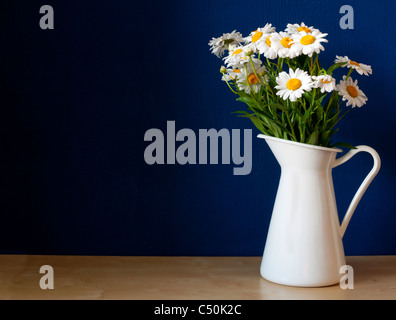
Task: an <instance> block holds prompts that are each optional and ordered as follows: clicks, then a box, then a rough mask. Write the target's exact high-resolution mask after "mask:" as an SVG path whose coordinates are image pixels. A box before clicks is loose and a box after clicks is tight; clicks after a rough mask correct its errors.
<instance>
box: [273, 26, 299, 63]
mask: <svg viewBox="0 0 396 320" xmlns="http://www.w3.org/2000/svg"><path fill="white" fill-rule="evenodd" d="M293 44H294V40H293V38H292V36H291V35H290V34H289V33H286V32H279V33H273V34H272V36H271V46H272V48H273V50H274V51H275V52H276V53H277V55H278V57H280V58H294V57H296V52H295V51H293V50H292V46H293Z"/></svg>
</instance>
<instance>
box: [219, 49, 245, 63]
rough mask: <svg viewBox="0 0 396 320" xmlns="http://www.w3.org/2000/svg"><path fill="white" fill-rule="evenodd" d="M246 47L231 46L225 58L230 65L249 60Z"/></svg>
mask: <svg viewBox="0 0 396 320" xmlns="http://www.w3.org/2000/svg"><path fill="white" fill-rule="evenodd" d="M244 49H245V48H244V46H230V51H229V52H228V56H227V57H225V58H223V59H224V62H225V63H226V64H227V66H228V67H230V66H237V65H240V64H243V63H245V62H249V57H248V56H247V55H246V53H245V50H244Z"/></svg>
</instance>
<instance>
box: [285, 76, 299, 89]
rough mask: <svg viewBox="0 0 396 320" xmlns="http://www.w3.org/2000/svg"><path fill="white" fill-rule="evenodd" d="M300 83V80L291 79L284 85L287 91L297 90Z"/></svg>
mask: <svg viewBox="0 0 396 320" xmlns="http://www.w3.org/2000/svg"><path fill="white" fill-rule="evenodd" d="M301 85H302V83H301V80H299V79H297V78H292V79H290V80H289V81H287V83H286V87H287V89H289V90H293V91H294V90H297V89H299V88H300V87H301Z"/></svg>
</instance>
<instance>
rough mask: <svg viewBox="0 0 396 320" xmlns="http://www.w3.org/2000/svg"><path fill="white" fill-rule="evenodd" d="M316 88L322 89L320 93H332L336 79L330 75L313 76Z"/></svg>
mask: <svg viewBox="0 0 396 320" xmlns="http://www.w3.org/2000/svg"><path fill="white" fill-rule="evenodd" d="M312 79H313V80H314V88H320V92H322V93H324V92H325V91H326V92H332V91H333V90H334V89H335V87H336V84H335V79H334V78H333V77H332V76H329V75H321V76H313V77H312Z"/></svg>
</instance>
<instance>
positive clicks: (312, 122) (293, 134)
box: [209, 23, 372, 148]
mask: <svg viewBox="0 0 396 320" xmlns="http://www.w3.org/2000/svg"><path fill="white" fill-rule="evenodd" d="M326 36H327V33H322V32H320V31H319V30H318V29H315V28H314V27H308V26H307V25H305V24H304V23H301V24H288V25H287V28H286V30H285V31H281V32H276V31H275V28H274V27H272V25H271V24H268V23H267V24H266V25H265V26H264V27H263V28H258V29H257V30H255V31H253V32H251V33H250V35H249V36H248V37H245V38H244V37H242V35H241V34H240V33H239V32H236V31H235V30H234V31H233V32H231V33H226V34H223V36H221V37H219V38H212V40H211V41H210V42H209V45H210V47H211V48H210V49H211V51H212V53H213V54H215V55H216V56H217V57H219V58H221V57H222V56H224V54H225V53H227V54H226V56H225V57H224V58H223V60H224V64H225V66H222V67H221V68H220V72H221V73H222V80H224V81H225V82H226V83H227V85H228V87H229V88H230V90H231V91H232V92H233V93H235V94H237V95H238V96H239V98H238V99H237V100H239V101H241V102H244V103H245V104H246V106H247V110H244V111H238V112H237V113H238V114H239V116H241V117H247V118H249V119H250V120H251V121H252V122H253V123H254V125H255V126H256V127H257V128H258V129H259V130H260V131H261V132H262V133H263V134H265V135H269V136H273V137H277V138H281V139H287V140H292V141H297V142H301V143H307V144H313V145H319V146H323V147H333V146H336V145H338V146H344V147H349V148H353V146H351V145H349V144H347V143H342V142H339V143H334V142H333V141H332V140H331V138H332V136H333V135H334V134H335V133H336V132H337V131H338V129H336V128H335V126H336V124H337V123H338V121H339V120H340V119H341V118H342V117H344V116H345V115H346V114H347V113H348V112H349V111H350V110H351V109H350V108H348V109H345V110H343V109H342V108H340V106H341V104H342V103H343V102H346V106H352V108H354V107H356V106H357V107H361V106H362V105H364V104H365V103H366V102H367V97H366V95H365V94H364V93H363V92H362V91H361V90H360V89H359V87H358V84H357V83H358V82H357V80H353V79H352V78H351V74H352V72H353V71H357V72H358V73H359V74H360V75H362V74H364V75H366V76H368V75H369V74H372V70H371V67H370V66H369V65H366V64H363V63H357V62H355V61H352V60H350V59H349V58H348V57H347V56H345V57H340V56H336V59H335V61H334V64H333V65H332V66H330V67H329V68H328V69H324V68H322V66H321V64H320V62H319V59H318V56H319V53H320V52H321V51H324V47H323V45H322V43H323V42H328V41H327V39H326ZM339 67H347V68H349V72H348V73H347V74H346V75H344V76H343V79H342V80H340V81H339V82H337V83H336V79H335V78H333V75H332V74H333V71H334V70H335V69H337V68H339Z"/></svg>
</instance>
